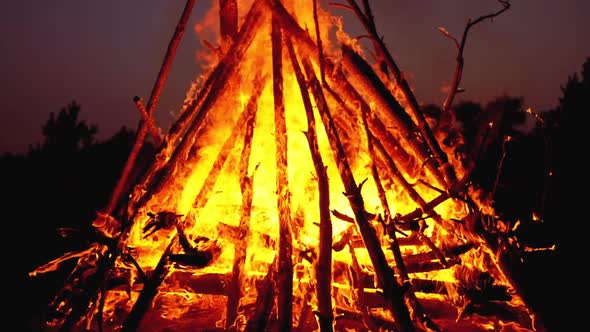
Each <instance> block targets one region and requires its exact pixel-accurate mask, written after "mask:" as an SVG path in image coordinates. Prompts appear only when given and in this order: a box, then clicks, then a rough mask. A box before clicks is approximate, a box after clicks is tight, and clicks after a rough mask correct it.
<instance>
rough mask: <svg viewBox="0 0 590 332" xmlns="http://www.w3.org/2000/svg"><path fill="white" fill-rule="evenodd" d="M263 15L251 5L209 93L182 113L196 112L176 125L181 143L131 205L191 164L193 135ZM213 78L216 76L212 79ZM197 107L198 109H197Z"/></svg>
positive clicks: (157, 189)
mask: <svg viewBox="0 0 590 332" xmlns="http://www.w3.org/2000/svg"><path fill="white" fill-rule="evenodd" d="M265 16H266V13H265V11H264V10H263V6H262V5H261V3H260V2H255V3H254V4H253V5H252V7H251V8H250V11H249V12H248V15H247V16H246V18H245V21H244V24H243V25H242V29H241V30H240V33H239V34H238V36H237V37H236V41H235V42H234V44H233V45H232V47H231V49H230V50H229V51H228V53H227V55H226V56H225V57H224V58H223V60H222V61H221V62H220V63H219V64H218V65H217V67H216V69H215V70H214V71H213V72H212V73H211V74H210V76H209V77H210V78H211V81H212V83H211V86H210V87H209V88H210V89H209V90H210V92H211V93H209V94H207V95H206V97H205V98H204V100H203V101H202V102H201V103H200V104H199V103H194V104H193V105H192V106H191V108H190V109H187V110H186V111H185V113H187V114H190V113H195V112H197V111H198V112H197V113H196V114H195V115H194V118H193V119H192V120H191V123H190V125H182V126H179V127H186V129H185V130H184V131H185V133H186V134H185V135H184V137H183V139H182V141H180V143H179V144H178V146H177V147H176V148H175V149H174V152H173V153H172V156H171V157H170V159H169V160H168V162H167V163H166V164H165V165H164V167H162V168H161V169H159V170H157V171H156V172H155V174H153V176H151V178H150V179H149V181H146V183H144V184H143V187H144V188H145V193H144V194H143V195H142V197H140V198H139V199H138V200H137V202H136V204H135V205H136V206H141V205H142V204H143V203H145V202H146V201H147V200H148V199H149V198H150V197H151V196H152V195H153V194H154V193H157V192H158V191H159V190H160V189H161V187H162V185H163V184H164V183H166V182H167V181H168V180H169V179H171V178H172V177H173V175H174V174H175V170H176V169H177V167H181V164H182V163H187V164H190V163H191V162H192V159H187V158H189V154H188V152H189V150H190V149H191V147H192V146H193V145H194V142H195V141H196V139H197V136H198V135H197V134H198V131H199V130H198V129H199V128H200V127H201V125H202V124H203V121H204V120H205V119H206V117H207V114H208V112H209V111H210V110H211V108H213V106H214V104H215V102H216V101H217V99H218V98H219V96H220V95H222V94H223V92H225V91H227V89H228V88H229V87H228V84H227V83H228V81H229V78H231V77H232V75H233V74H234V73H235V72H236V71H237V68H238V66H239V64H240V60H241V59H242V57H243V55H244V53H245V52H246V50H247V49H248V47H249V46H250V44H251V42H252V40H253V39H254V37H255V35H256V33H257V32H258V28H259V27H260V26H261V25H262V21H263V18H264V17H265ZM215 75H220V76H219V77H217V78H213V76H215ZM197 106H198V107H199V108H198V109H197ZM189 118H190V117H189V116H187V117H186V118H183V121H188V119H189ZM179 121H180V119H179ZM173 127H174V126H173ZM192 158H195V156H194V154H193V155H192Z"/></svg>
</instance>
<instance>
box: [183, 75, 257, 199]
mask: <svg viewBox="0 0 590 332" xmlns="http://www.w3.org/2000/svg"><path fill="white" fill-rule="evenodd" d="M263 88H264V84H263V83H262V80H261V78H260V77H257V78H256V79H255V80H254V89H253V92H252V95H251V96H250V100H249V101H248V104H247V105H246V108H245V109H244V110H243V111H242V113H241V114H240V116H239V118H238V120H237V121H236V123H235V124H234V126H233V128H232V131H231V133H230V135H229V136H228V137H227V138H226V140H225V142H224V143H223V146H222V147H221V149H220V150H219V153H218V154H217V158H216V159H215V162H214V163H213V165H211V169H210V170H209V174H208V175H207V177H205V182H204V183H203V185H202V186H201V189H200V190H199V193H198V194H197V197H196V198H195V201H194V203H193V207H194V208H196V209H201V208H203V207H204V206H205V205H207V202H208V201H209V198H210V196H211V192H212V191H213V188H214V187H215V184H216V183H217V179H218V178H219V174H220V173H221V170H222V169H223V166H224V165H225V162H226V161H227V159H228V157H229V155H230V153H231V151H232V149H233V148H234V146H235V143H236V141H237V139H238V137H239V136H240V135H242V132H243V131H244V129H245V126H246V122H247V121H248V120H250V119H252V117H255V116H256V114H255V111H256V104H257V102H258V98H260V95H261V94H262V89H263Z"/></svg>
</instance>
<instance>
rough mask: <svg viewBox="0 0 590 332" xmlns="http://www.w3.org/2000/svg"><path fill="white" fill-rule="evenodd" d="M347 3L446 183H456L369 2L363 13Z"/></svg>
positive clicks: (350, 2)
mask: <svg viewBox="0 0 590 332" xmlns="http://www.w3.org/2000/svg"><path fill="white" fill-rule="evenodd" d="M348 3H349V4H350V5H351V6H350V8H352V9H353V11H354V12H355V14H356V15H357V17H358V18H359V20H360V21H361V23H362V24H363V26H364V27H365V30H367V32H368V33H369V36H370V40H371V42H372V44H373V49H374V50H375V53H376V54H377V58H378V62H379V64H380V65H381V68H387V69H385V70H384V71H385V72H386V74H389V73H391V76H392V77H393V82H394V83H395V84H396V87H397V88H398V89H399V90H400V91H401V92H402V95H403V97H404V99H405V100H406V102H407V107H408V108H409V110H410V112H411V114H412V116H413V117H414V118H415V119H416V122H417V124H418V128H419V129H420V132H421V134H422V137H423V138H424V140H425V141H426V144H428V146H429V148H430V151H431V152H432V153H433V154H434V156H435V158H436V159H438V160H440V164H441V166H442V167H443V171H444V173H445V176H446V177H447V181H448V182H449V183H454V182H455V181H456V173H455V170H454V169H453V167H452V165H450V164H449V162H448V157H447V155H446V153H445V152H444V151H443V150H442V148H441V146H440V144H439V143H438V141H437V140H436V138H435V137H434V134H433V133H432V129H431V128H430V126H429V125H428V123H427V122H426V119H425V117H424V114H423V113H422V110H421V109H420V106H419V105H418V100H417V99H416V96H415V94H414V92H413V91H412V89H411V88H410V85H409V84H408V81H407V80H406V78H405V77H404V75H402V73H401V70H400V68H399V67H398V65H397V63H396V62H395V60H394V59H393V56H392V55H391V53H390V52H389V50H388V49H387V47H386V46H385V43H384V42H383V39H382V38H380V36H379V34H378V32H377V26H376V25H375V20H374V18H373V14H372V10H371V7H370V5H369V2H368V1H363V5H364V12H363V11H362V10H361V9H360V7H359V6H358V5H357V3H356V1H355V0H348ZM391 76H389V75H387V77H388V78H391Z"/></svg>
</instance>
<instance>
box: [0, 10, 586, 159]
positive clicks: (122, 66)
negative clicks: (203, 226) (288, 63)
mask: <svg viewBox="0 0 590 332" xmlns="http://www.w3.org/2000/svg"><path fill="white" fill-rule="evenodd" d="M371 3H372V5H373V7H374V13H375V16H376V23H377V27H378V29H379V32H380V34H381V35H383V37H384V40H385V42H386V45H387V46H388V48H389V50H390V51H391V52H392V53H393V55H394V57H395V59H396V61H397V63H398V65H399V66H400V67H401V69H402V70H404V72H405V73H406V77H407V78H408V79H409V80H410V83H411V84H412V86H413V88H414V90H415V92H416V95H417V97H418V99H419V101H420V102H421V103H436V104H441V103H442V101H443V99H444V96H445V94H444V93H443V92H442V91H441V90H442V87H443V86H445V85H448V84H449V83H450V81H451V79H452V75H453V71H454V68H455V56H456V49H455V47H454V45H453V43H452V42H451V40H449V39H448V38H445V37H444V36H443V35H442V34H441V33H440V32H439V31H438V30H437V28H438V27H439V26H442V27H445V28H446V29H447V30H448V31H449V32H450V33H451V34H453V35H455V36H456V37H457V38H460V36H461V33H462V32H463V28H464V26H465V24H466V22H467V19H468V18H470V17H471V18H477V17H479V16H481V15H484V14H488V13H491V12H494V11H497V10H499V9H500V8H501V6H500V4H499V3H498V2H497V1H495V0H374V1H371ZM511 3H512V7H511V9H510V10H508V11H507V12H505V13H504V14H502V15H501V16H499V17H497V18H496V19H494V20H493V21H485V22H483V23H482V24H479V25H477V26H475V27H474V28H473V29H472V30H471V32H470V36H469V39H468V41H467V46H466V50H465V68H464V77H463V81H462V85H461V86H462V87H463V88H465V89H466V92H465V93H463V94H460V95H459V96H460V98H459V99H458V100H457V101H461V100H465V99H468V100H472V101H477V102H481V103H486V102H488V101H490V100H492V99H493V98H495V97H498V96H500V95H502V94H508V95H511V96H521V97H524V100H525V107H532V108H534V109H536V110H539V111H542V110H546V109H550V108H552V107H554V106H555V105H556V104H557V99H558V97H559V96H560V94H561V91H560V86H561V85H563V84H564V83H565V82H566V81H567V78H568V77H569V76H570V75H572V74H574V73H576V72H579V71H580V69H581V66H582V64H583V62H584V60H585V59H586V58H587V57H589V56H590V42H588V40H589V38H590V19H589V16H590V1H587V0H562V1H557V0H513V1H511ZM184 4H185V1H184V0H170V1H164V0H141V1H139V0H126V1H114V0H103V1H80V0H58V1H20V0H5V1H2V3H1V4H0V31H1V32H2V38H1V39H0V54H1V55H0V59H1V60H0V75H1V78H0V80H1V81H0V82H1V83H2V84H1V86H0V100H1V104H2V106H1V108H0V111H1V112H2V114H1V119H2V120H1V121H0V153H3V152H26V150H27V147H28V145H29V144H32V143H36V142H40V141H41V138H42V137H41V127H42V125H43V124H44V123H45V121H46V120H47V119H48V118H49V114H50V113H51V112H55V113H57V112H59V110H60V109H61V108H62V107H64V106H66V105H67V104H68V103H70V102H71V101H72V100H76V101H77V102H78V103H80V104H81V106H82V111H81V113H80V116H81V118H82V119H83V120H85V121H87V122H88V123H90V124H96V125H97V126H98V128H99V135H98V138H99V139H105V138H108V137H110V136H112V135H113V134H114V133H115V132H116V131H117V130H118V129H120V128H121V127H122V126H123V125H125V126H127V127H129V128H131V129H135V128H136V125H137V122H138V120H139V112H138V111H137V109H136V108H135V105H134V103H133V97H134V96H136V95H137V96H140V97H142V98H144V99H145V100H147V99H148V98H149V94H150V91H151V88H152V86H153V84H154V81H155V79H156V76H157V73H158V71H159V68H160V65H161V63H162V59H163V56H164V54H165V51H166V47H167V45H168V42H169V40H170V38H171V36H172V33H173V31H174V28H175V25H176V23H177V22H178V19H179V17H180V14H181V12H182V9H183V7H184ZM209 7H210V1H199V0H197V4H196V7H195V10H194V11H193V15H192V18H191V21H190V22H189V28H188V29H187V31H186V34H185V36H184V38H183V41H182V44H181V46H180V49H179V52H178V54H177V57H176V59H175V61H174V66H173V68H172V71H171V73H170V77H169V79H168V81H167V83H166V88H165V89H164V92H163V95H162V98H161V100H160V103H159V104H158V107H157V109H156V116H157V120H158V123H159V124H160V126H161V127H162V128H163V129H167V128H168V126H169V125H170V123H171V122H172V121H173V120H174V119H175V115H174V114H177V113H178V109H179V107H180V105H181V104H182V101H183V100H184V96H185V93H186V91H187V88H188V87H189V85H190V83H191V81H192V80H193V79H194V78H195V77H196V76H197V75H198V73H199V67H198V63H197V60H196V52H197V50H199V49H200V48H201V46H200V41H199V37H198V36H197V34H196V32H195V30H194V26H195V24H196V23H197V22H200V21H201V19H202V17H203V14H204V13H205V12H206V11H207V9H208V8H209ZM325 8H328V7H325ZM329 9H330V11H332V13H334V14H335V15H338V16H343V17H344V18H345V29H346V30H347V31H350V32H351V34H352V35H353V36H354V34H355V33H362V30H360V29H359V28H360V25H359V23H358V22H357V21H356V20H355V19H354V17H352V16H351V15H350V14H349V13H348V12H346V11H345V10H343V9H340V8H329Z"/></svg>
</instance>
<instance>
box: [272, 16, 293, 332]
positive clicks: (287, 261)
mask: <svg viewBox="0 0 590 332" xmlns="http://www.w3.org/2000/svg"><path fill="white" fill-rule="evenodd" d="M270 35H271V37H270V38H271V42H272V77H273V85H272V87H273V89H272V91H273V97H274V117H275V140H276V141H275V143H276V144H275V145H276V154H275V156H276V166H277V172H276V182H277V192H278V198H277V208H278V213H279V262H278V268H279V272H278V278H279V280H278V288H279V299H278V304H277V310H278V324H279V326H278V328H279V330H280V331H285V332H289V331H291V329H292V326H293V317H292V315H293V307H292V306H293V260H292V255H293V244H292V234H291V206H290V205H291V202H290V201H291V199H290V196H291V194H290V192H289V174H288V166H287V124H286V120H285V100H284V95H283V60H282V59H283V52H282V49H283V46H282V33H281V27H280V25H279V23H278V21H277V17H276V15H275V14H274V13H273V15H272V27H271V34H270Z"/></svg>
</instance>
